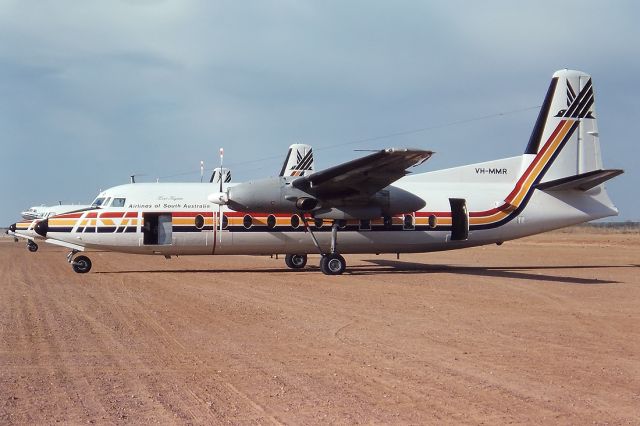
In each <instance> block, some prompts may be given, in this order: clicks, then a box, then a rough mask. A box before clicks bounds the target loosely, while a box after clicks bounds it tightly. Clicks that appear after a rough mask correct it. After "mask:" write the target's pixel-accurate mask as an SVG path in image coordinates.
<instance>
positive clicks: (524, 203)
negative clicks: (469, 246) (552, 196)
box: [469, 121, 580, 231]
mask: <svg viewBox="0 0 640 426" xmlns="http://www.w3.org/2000/svg"><path fill="white" fill-rule="evenodd" d="M579 125H580V122H579V121H575V122H574V123H573V124H572V125H571V129H569V131H568V132H567V134H566V135H565V136H564V138H563V139H562V142H560V145H559V146H558V148H557V149H556V150H555V152H554V153H553V155H552V156H551V158H550V159H549V161H547V164H545V166H544V168H543V169H542V171H541V172H540V174H539V175H538V177H536V179H535V180H534V181H533V183H532V184H531V187H530V188H529V190H528V191H527V193H526V195H525V196H524V198H523V199H522V203H520V205H519V206H518V208H517V209H515V210H514V211H513V212H511V214H509V215H508V216H506V217H505V218H503V219H501V220H499V221H497V222H494V223H488V224H483V225H471V226H470V227H469V230H470V231H476V230H482V229H493V228H497V227H499V226H502V225H504V224H506V223H509V222H510V221H512V220H513V219H514V218H515V217H517V216H518V215H519V214H520V213H522V211H523V210H524V208H525V207H526V206H527V204H528V203H529V200H530V199H531V196H532V195H533V192H534V191H535V189H536V186H537V185H538V184H539V183H540V181H541V180H542V178H543V177H544V175H545V174H546V173H547V171H548V170H549V168H550V167H551V165H552V164H553V162H554V161H555V159H556V158H557V157H558V155H560V152H562V149H563V148H564V146H565V145H566V144H567V141H568V140H569V139H571V136H573V133H574V132H575V131H576V129H577V128H578V126H579Z"/></svg>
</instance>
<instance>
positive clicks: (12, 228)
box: [9, 223, 16, 232]
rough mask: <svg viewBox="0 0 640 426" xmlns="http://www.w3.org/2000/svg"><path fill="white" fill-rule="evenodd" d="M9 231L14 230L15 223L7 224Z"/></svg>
mask: <svg viewBox="0 0 640 426" xmlns="http://www.w3.org/2000/svg"><path fill="white" fill-rule="evenodd" d="M9 231H11V232H16V224H15V223H13V224H11V225H9Z"/></svg>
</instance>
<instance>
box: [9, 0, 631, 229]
mask: <svg viewBox="0 0 640 426" xmlns="http://www.w3.org/2000/svg"><path fill="white" fill-rule="evenodd" d="M639 17H640V6H639V4H638V3H637V2H633V1H611V2H602V1H589V0H586V1H585V0H582V1H567V2H557V1H536V2H514V1H488V2H468V1H446V2H445V1H442V2H431V1H393V2H382V1H379V2H376V1H315V2H311V1H309V2H305V1H301V0H298V1H285V0H281V1H245V2H241V1H204V0H203V1H187V0H166V1H154V0H136V1H134V0H131V1H115V0H114V1H100V2H98V1H65V0H56V1H45V0H42V1H29V0H14V1H11V0H0V141H1V142H0V147H1V149H0V158H1V159H2V167H1V168H0V194H2V202H1V203H0V225H2V226H6V225H8V224H10V223H12V222H14V221H15V220H16V219H17V218H18V214H19V212H20V211H21V210H24V209H25V208H27V207H29V206H31V205H38V204H41V203H46V204H53V203H56V202H57V201H58V200H62V201H64V202H68V203H71V202H75V203H80V202H89V201H91V200H92V199H93V198H94V196H95V195H96V193H97V192H98V190H100V189H105V188H108V187H110V186H114V185H118V184H121V183H126V182H127V181H128V179H129V178H128V176H129V175H130V174H132V173H136V174H139V175H141V176H140V177H139V178H138V180H139V181H155V180H156V178H160V180H161V181H198V180H199V179H200V173H199V164H200V161H201V160H204V161H205V167H206V168H207V169H211V168H213V167H215V165H216V164H217V162H218V149H219V147H224V149H225V163H226V164H228V165H230V166H231V167H232V170H233V176H234V180H236V181H242V180H246V179H249V178H257V177H263V176H269V175H275V174H277V173H278V172H279V169H280V166H281V162H282V161H283V157H284V154H285V153H286V150H287V147H288V146H289V145H290V144H291V143H294V142H304V143H309V144H311V145H313V147H314V151H315V158H316V166H317V167H318V168H323V167H327V166H330V165H334V164H336V163H338V162H341V161H344V160H347V159H351V158H355V157H356V156H358V155H361V154H362V153H358V152H354V150H355V149H377V148H384V147H389V146H410V147H418V148H426V149H432V150H434V151H436V152H437V154H436V155H435V156H434V157H433V158H432V159H431V160H430V161H428V162H427V164H425V165H424V166H422V168H421V171H428V170H434V169H439V168H444V167H451V166H455V165H461V164H465V163H472V162H479V161H485V160H490V159H493V158H500V157H509V156H514V155H519V154H520V153H522V152H523V150H524V147H525V145H526V142H527V140H528V138H529V133H530V131H531V128H532V126H533V122H534V120H535V117H536V116H537V112H538V111H537V109H536V108H535V107H537V106H539V105H540V104H541V103H542V98H543V97H544V93H545V91H546V89H547V86H548V83H549V79H550V77H551V74H552V73H553V72H554V71H555V70H557V69H560V68H574V69H580V70H583V71H586V72H588V73H590V74H592V75H593V78H594V84H595V88H596V108H597V113H598V118H599V122H598V124H599V128H600V140H601V143H602V151H603V157H604V162H605V166H606V167H610V168H624V169H625V170H626V174H624V175H623V176H621V177H619V178H617V179H615V180H614V181H613V182H611V183H610V184H609V185H608V189H609V192H610V195H611V197H612V199H613V200H614V201H615V203H616V204H617V206H618V207H619V208H620V212H621V214H620V217H619V219H621V220H640V214H639V213H638V211H639V210H640V197H638V195H639V191H638V182H640V174H639V172H638V171H637V170H638V166H637V163H638V153H639V152H640V150H639V149H638V144H639V143H640V142H639V140H638V139H639V137H638V130H637V128H636V127H635V126H636V125H637V123H638V121H639V119H640V107H639V104H640V101H639V99H640V90H639V89H638V85H639V84H638V77H639V76H640V43H638V40H640V34H639V31H638V29H637V20H638V18H639ZM420 129H422V131H416V132H412V131H413V130H420ZM397 133H401V135H396V136H393V137H387V138H384V137H381V136H385V135H391V134H397Z"/></svg>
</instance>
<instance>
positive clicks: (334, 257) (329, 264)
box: [302, 215, 347, 275]
mask: <svg viewBox="0 0 640 426" xmlns="http://www.w3.org/2000/svg"><path fill="white" fill-rule="evenodd" d="M302 220H303V221H304V225H305V227H306V228H307V231H309V233H310V234H311V238H312V239H313V243H314V244H315V246H316V248H317V249H318V251H319V252H320V254H321V255H322V257H321V258H320V270H321V271H322V273H323V274H325V275H340V274H342V273H343V272H344V270H345V269H346V268H347V261H346V260H344V257H342V256H341V255H340V254H339V253H338V227H339V226H340V222H339V221H337V220H334V221H333V224H332V225H331V248H330V251H329V253H323V252H322V249H321V248H320V244H318V240H317V239H316V236H315V235H314V234H313V231H312V230H311V228H310V227H309V224H308V223H307V219H306V218H305V217H304V215H302Z"/></svg>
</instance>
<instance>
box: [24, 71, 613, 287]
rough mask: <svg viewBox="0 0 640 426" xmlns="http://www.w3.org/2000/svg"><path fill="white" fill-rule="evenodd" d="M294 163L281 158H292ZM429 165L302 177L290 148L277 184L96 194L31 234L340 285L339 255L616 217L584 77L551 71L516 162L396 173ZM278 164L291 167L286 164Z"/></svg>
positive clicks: (84, 265) (488, 239)
mask: <svg viewBox="0 0 640 426" xmlns="http://www.w3.org/2000/svg"><path fill="white" fill-rule="evenodd" d="M294 153H295V155H293V154H294ZM431 155H432V152H431V151H426V150H420V149H386V150H382V151H378V152H375V153H373V154H371V155H368V156H365V157H362V158H359V159H356V160H353V161H349V162H346V163H344V164H340V165H338V166H335V167H331V168H328V169H325V170H321V171H314V170H313V169H312V167H310V165H312V154H311V150H310V148H308V149H306V148H304V147H303V148H300V146H298V147H295V146H293V147H292V150H291V151H290V153H289V155H288V157H287V161H285V166H284V167H283V169H282V172H281V173H280V176H278V177H274V178H268V179H263V180H256V181H250V182H245V183H241V184H236V185H222V184H220V185H215V184H206V183H205V184H198V183H194V184H189V183H173V184H162V183H155V184H134V185H122V186H116V187H114V188H110V189H108V190H106V191H104V192H103V193H101V194H100V195H99V196H98V198H99V199H100V198H103V199H109V200H110V201H109V202H108V203H104V204H102V205H101V206H100V208H98V209H93V210H88V211H84V212H75V213H69V214H63V215H58V216H55V217H51V218H49V219H48V220H44V221H42V222H40V223H38V224H37V225H36V232H38V233H39V234H40V235H42V236H43V237H46V238H47V242H50V243H53V244H58V245H61V246H64V247H68V248H70V249H71V252H70V253H69V256H68V260H69V262H70V263H71V264H72V266H73V269H74V270H75V271H76V272H80V273H83V272H88V271H89V269H90V268H91V261H90V260H89V258H88V257H87V256H77V257H75V258H74V256H75V255H76V253H77V252H79V251H84V250H85V249H101V250H112V251H119V252H127V253H139V254H161V255H165V256H167V257H168V256H171V255H184V254H200V255H203V254H216V255H217V254H221V255H228V254H249V255H260V254H277V253H284V254H286V257H285V262H286V264H287V266H289V267H290V268H293V269H297V268H302V267H304V266H305V264H306V262H307V254H308V253H313V252H318V253H320V254H321V255H322V256H321V260H320V269H321V270H322V272H324V273H325V274H328V275H335V274H341V273H342V272H343V271H344V270H345V267H346V262H345V259H344V257H342V255H341V254H348V253H404V252H429V251H437V250H451V249H459V248H464V247H472V246H478V245H483V244H492V243H497V244H501V243H502V242H504V241H507V240H512V239H515V238H520V237H524V236H527V235H532V234H536V233H540V232H544V231H549V230H552V229H557V228H561V227H564V226H569V225H573V224H577V223H581V222H587V221H590V220H594V219H599V218H603V217H607V216H613V215H616V214H617V213H618V211H617V209H616V208H615V206H614V205H613V204H612V202H611V200H610V199H609V197H608V195H607V193H606V191H605V188H604V185H603V182H605V181H607V180H609V179H611V178H612V177H615V176H617V175H619V174H620V173H622V170H605V169H603V166H602V160H601V157H600V146H599V135H598V129H597V125H596V114H595V108H594V92H593V86H592V82H591V77H590V76H589V75H587V74H585V73H583V72H580V71H570V70H562V71H558V72H556V73H555V74H554V75H553V78H552V80H551V84H550V86H549V89H548V91H547V94H546V96H545V99H544V103H543V106H542V109H541V111H540V114H539V116H538V119H537V121H536V123H535V125H534V128H533V132H532V134H531V137H530V138H529V143H528V144H527V146H526V149H525V153H524V154H523V155H520V156H516V157H511V158H506V159H499V160H493V161H488V162H484V163H478V164H472V165H468V166H462V167H456V168H452V169H446V170H440V171H434V172H428V173H421V174H412V175H410V176H407V175H408V173H409V172H408V169H410V168H411V167H413V166H416V165H418V164H421V163H423V162H424V161H426V160H427V159H429V158H430V157H431ZM290 163H294V164H293V165H292V166H291V167H290V166H289V164H290Z"/></svg>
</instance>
